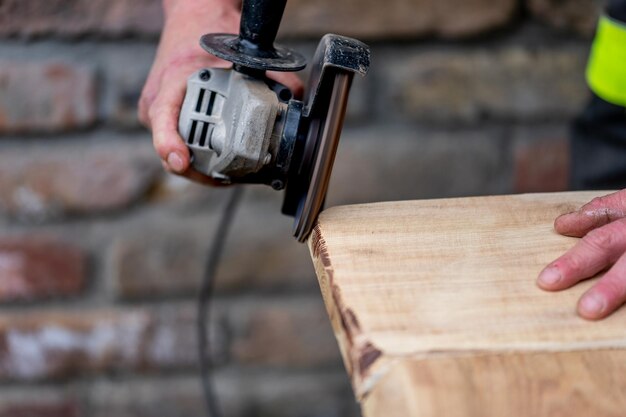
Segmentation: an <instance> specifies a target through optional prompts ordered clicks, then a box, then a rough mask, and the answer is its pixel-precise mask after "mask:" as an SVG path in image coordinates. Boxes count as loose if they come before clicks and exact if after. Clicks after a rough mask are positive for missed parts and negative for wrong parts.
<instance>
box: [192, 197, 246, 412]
mask: <svg viewBox="0 0 626 417" xmlns="http://www.w3.org/2000/svg"><path fill="white" fill-rule="evenodd" d="M242 192H243V189H242V188H241V187H238V186H235V187H234V188H233V190H232V191H231V192H230V195H229V197H228V200H227V202H226V205H225V206H224V209H223V212H222V216H221V219H220V222H219V224H218V226H217V230H216V231H215V235H214V237H213V243H212V244H211V247H210V249H209V253H208V257H207V261H206V265H205V269H204V275H203V277H202V286H201V288H200V294H199V295H198V313H197V314H198V317H197V321H196V323H197V329H196V330H197V337H198V358H199V362H200V372H201V373H202V391H203V394H204V401H205V403H206V408H207V411H208V413H209V417H221V416H222V413H221V411H220V409H219V404H218V401H217V396H216V394H215V389H214V386H213V379H212V374H213V364H212V363H211V359H210V357H209V352H208V351H207V350H208V349H207V348H208V347H210V343H209V341H210V337H209V318H210V302H211V296H212V295H213V288H214V287H215V276H216V272H217V267H218V264H219V261H220V258H221V256H222V251H223V249H224V245H225V243H226V237H227V236H228V231H229V229H230V226H231V223H232V221H233V217H234V216H235V212H236V211H237V206H238V204H239V201H240V200H241V195H242Z"/></svg>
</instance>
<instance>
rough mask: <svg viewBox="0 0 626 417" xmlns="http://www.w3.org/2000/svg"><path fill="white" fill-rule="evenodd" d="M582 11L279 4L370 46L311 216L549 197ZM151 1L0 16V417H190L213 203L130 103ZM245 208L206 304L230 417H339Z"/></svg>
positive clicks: (146, 44)
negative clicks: (166, 161)
mask: <svg viewBox="0 0 626 417" xmlns="http://www.w3.org/2000/svg"><path fill="white" fill-rule="evenodd" d="M600 6H601V4H600V2H596V1H592V0H525V1H522V0H388V1H385V2H381V1H374V0H332V1H331V0H323V1H308V0H290V1H289V4H288V9H287V11H286V16H285V20H284V24H283V28H282V35H281V36H282V37H283V39H285V40H286V41H287V42H289V43H290V44H291V45H293V46H295V47H298V48H300V49H302V50H303V51H305V52H307V54H309V56H310V55H311V54H312V52H313V49H314V47H315V44H316V41H317V39H318V38H319V37H320V35H321V34H323V33H325V32H327V31H328V32H337V33H343V34H347V35H354V36H358V37H360V38H362V39H364V40H366V41H368V42H369V43H370V44H371V45H372V51H373V67H372V71H371V74H370V75H369V76H368V77H367V79H365V80H358V81H357V82H356V83H355V86H354V90H353V95H352V98H351V107H350V111H349V118H348V124H347V126H346V129H345V134H344V137H343V142H342V144H341V146H340V150H339V154H338V157H337V164H336V170H335V173H334V179H333V183H332V190H331V197H330V199H329V202H330V204H332V205H334V204H344V203H354V202H368V201H377V200H398V199H415V198H431V197H443V196H463V195H477V194H498V193H513V192H531V191H555V190H564V189H565V188H566V184H567V164H568V154H567V149H568V146H567V125H568V122H569V120H570V119H571V117H572V116H573V115H575V114H576V112H577V111H578V110H579V109H580V108H581V106H582V105H583V104H584V102H585V100H586V99H587V97H588V92H587V89H586V87H585V84H584V80H583V72H584V65H585V61H586V56H587V52H588V48H589V43H590V39H591V37H592V35H593V30H594V25H595V20H596V17H597V14H598V10H599V9H600ZM161 19H162V17H161V10H160V2H159V0H0V228H1V233H0V386H1V387H0V416H1V417H60V416H63V417H104V416H115V417H130V416H133V417H135V416H136V417H144V416H145V417H148V416H150V417H178V416H180V417H182V416H199V415H203V413H204V409H203V403H202V397H201V394H200V387H199V383H198V380H197V378H198V375H197V372H198V368H197V365H196V359H195V358H196V352H195V335H194V328H193V325H194V320H195V307H194V299H195V293H196V291H197V289H198V284H199V280H200V275H201V272H202V267H203V263H204V261H205V259H204V255H205V252H206V249H207V246H208V244H209V237H210V236H211V235H212V231H213V229H214V227H215V224H216V218H217V216H218V212H219V207H220V206H221V203H223V199H224V196H225V193H224V191H222V190H214V189H207V188H202V187H199V186H194V185H190V184H188V183H186V182H185V181H182V180H179V179H177V178H173V177H170V176H166V175H164V174H163V172H162V170H161V168H160V164H159V161H158V160H157V158H156V156H155V155H154V153H153V151H152V148H151V143H150V136H149V134H148V133H147V132H145V131H144V130H142V129H141V128H140V126H139V125H138V123H137V121H136V107H135V104H136V102H137V99H138V97H139V93H140V91H141V87H142V83H143V81H144V79H145V77H146V74H147V71H148V69H149V67H150V64H151V61H152V58H153V55H154V51H155V46H156V43H157V40H158V36H159V30H160V25H161ZM280 199H281V197H280V195H278V194H277V193H274V192H273V191H271V190H265V189H260V188H254V187H252V188H251V189H250V190H249V192H248V194H247V197H246V199H245V201H244V205H243V207H242V209H241V211H240V214H239V216H238V218H237V224H236V226H235V228H234V232H233V235H232V239H231V240H230V243H229V245H228V249H227V252H226V255H225V256H226V259H225V262H224V264H223V268H222V274H221V277H220V282H219V285H218V287H219V288H218V295H217V301H216V304H215V315H214V319H215V322H216V325H215V331H214V340H215V345H214V346H213V356H214V359H215V360H216V361H217V363H218V364H219V372H218V390H219V393H220V396H221V398H222V402H223V403H224V406H225V407H226V409H227V411H228V413H227V415H228V416H233V417H251V416H273V417H281V416H285V417H286V416H290V417H339V416H342V417H343V416H346V417H350V416H356V415H358V411H357V407H356V406H355V404H354V401H353V400H352V397H351V393H350V388H349V385H348V381H347V378H346V376H345V374H344V371H343V368H342V365H341V361H340V356H339V353H338V349H337V345H336V343H335V341H334V339H333V336H332V332H331V330H330V326H329V324H328V320H327V318H326V315H325V312H324V310H323V305H322V302H321V297H320V296H319V293H318V289H317V283H316V279H315V276H314V272H313V268H312V265H311V263H310V261H309V258H308V253H307V250H306V248H305V246H303V245H299V244H297V243H295V242H294V240H293V239H292V238H291V235H290V227H291V220H290V219H288V218H286V217H282V216H281V215H280V214H279V209H280V203H281V201H280Z"/></svg>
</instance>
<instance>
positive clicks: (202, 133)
mask: <svg viewBox="0 0 626 417" xmlns="http://www.w3.org/2000/svg"><path fill="white" fill-rule="evenodd" d="M214 127H215V125H214V124H213V123H209V122H202V121H199V120H192V121H191V126H190V128H189V135H188V136H187V144H188V145H193V146H197V147H201V148H210V147H211V137H212V136H213V129H214Z"/></svg>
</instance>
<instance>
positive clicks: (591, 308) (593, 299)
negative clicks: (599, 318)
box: [580, 293, 606, 316]
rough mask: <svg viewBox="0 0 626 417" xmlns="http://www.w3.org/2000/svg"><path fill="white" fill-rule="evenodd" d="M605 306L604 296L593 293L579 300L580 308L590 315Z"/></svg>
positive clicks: (600, 311) (593, 314) (600, 310)
mask: <svg viewBox="0 0 626 417" xmlns="http://www.w3.org/2000/svg"><path fill="white" fill-rule="evenodd" d="M605 308H606V301H605V300H604V297H602V296H600V295H598V294H595V293H590V294H587V295H585V296H584V297H583V298H582V299H581V300H580V309H581V310H584V311H585V313H588V314H589V315H592V316H596V315H598V314H600V313H602V312H603V311H604V309H605Z"/></svg>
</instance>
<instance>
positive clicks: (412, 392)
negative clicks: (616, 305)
mask: <svg viewBox="0 0 626 417" xmlns="http://www.w3.org/2000/svg"><path fill="white" fill-rule="evenodd" d="M600 194H604V193H597V192H595V193H591V192H583V193H556V194H533V195H518V196H498V197H475V198H474V197H473V198H460V199H445V200H423V201H406V202H391V203H376V204H366V205H357V206H344V207H335V208H331V209H329V210H327V211H325V212H324V213H322V215H321V216H320V218H319V222H318V224H317V227H316V228H315V230H314V232H313V233H312V235H311V237H310V239H309V247H310V250H311V254H312V257H313V261H314V264H315V269H316V271H317V275H318V278H319V283H320V287H321V289H322V294H323V296H324V301H325V303H326V307H327V310H328V313H329V316H330V319H331V322H332V325H333V328H334V331H335V334H336V336H337V339H338V341H339V345H340V349H341V351H342V354H343V357H344V362H345V365H346V368H347V370H348V373H349V374H350V377H351V379H352V384H353V387H354V391H355V394H356V396H357V398H358V399H359V401H361V404H362V408H363V412H364V415H365V416H366V417H411V416H415V417H453V416H454V417H496V416H506V417H557V416H584V417H586V416H594V417H603V416H611V417H623V416H626V309H622V310H620V311H618V312H617V313H616V314H614V315H613V316H611V317H610V318H608V319H606V320H603V321H601V322H589V321H585V320H583V319H581V318H579V317H578V316H577V315H576V313H575V306H576V301H577V299H578V297H579V296H580V295H581V294H582V292H583V291H584V290H585V289H587V288H589V286H590V284H591V283H592V282H591V281H587V282H585V283H582V284H580V285H578V286H576V287H575V288H573V289H571V290H568V291H564V292H559V293H547V292H544V291H541V290H540V289H538V288H537V287H536V285H535V279H536V277H537V275H538V273H539V272H540V270H541V269H542V268H543V267H544V266H545V265H546V264H547V263H548V262H550V261H552V260H553V259H555V258H556V257H557V256H559V255H560V254H562V253H563V252H564V251H566V250H567V249H568V248H570V247H571V246H572V245H573V244H574V243H575V242H576V239H574V238H569V237H564V236H560V235H558V234H557V233H556V232H555V231H554V230H553V221H554V218H555V217H556V216H557V215H559V214H562V213H565V212H569V211H572V210H574V209H576V208H578V207H579V206H580V205H582V204H584V203H585V202H587V201H589V200H590V199H591V198H592V197H594V196H596V195H600Z"/></svg>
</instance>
